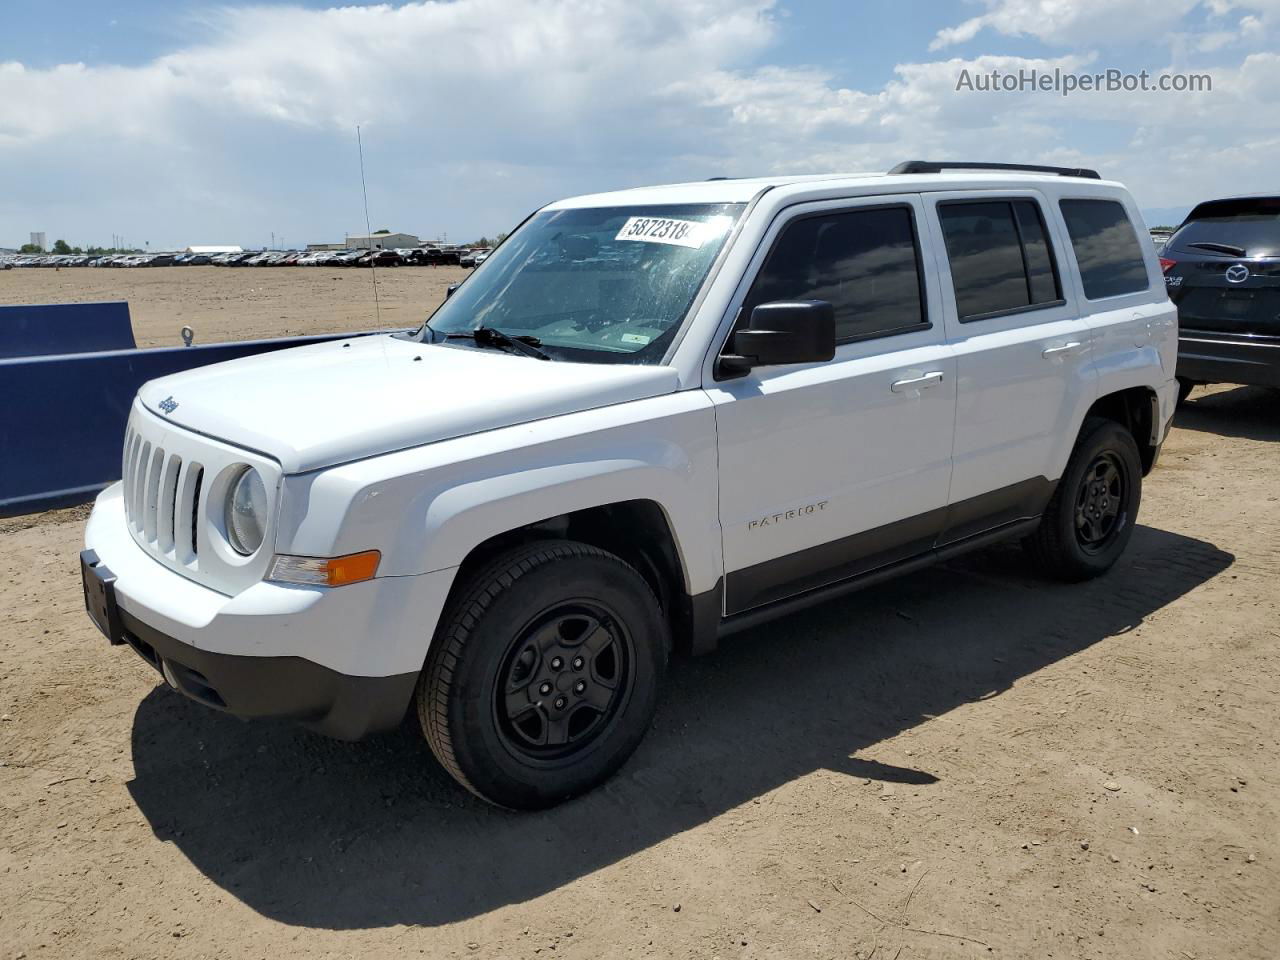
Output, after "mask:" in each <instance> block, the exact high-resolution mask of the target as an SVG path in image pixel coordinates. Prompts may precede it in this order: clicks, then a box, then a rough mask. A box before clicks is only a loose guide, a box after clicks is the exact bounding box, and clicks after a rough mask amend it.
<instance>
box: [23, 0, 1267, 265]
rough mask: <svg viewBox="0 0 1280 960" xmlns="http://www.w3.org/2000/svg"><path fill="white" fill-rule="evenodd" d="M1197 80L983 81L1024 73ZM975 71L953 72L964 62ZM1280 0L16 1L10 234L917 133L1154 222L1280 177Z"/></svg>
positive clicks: (461, 222) (215, 225)
mask: <svg viewBox="0 0 1280 960" xmlns="http://www.w3.org/2000/svg"><path fill="white" fill-rule="evenodd" d="M1055 68H1056V69H1060V70H1062V71H1066V72H1069V73H1076V74H1081V73H1090V74H1092V73H1096V72H1100V71H1104V70H1106V69H1109V68H1111V69H1116V70H1120V71H1124V72H1129V73H1137V72H1139V71H1142V70H1146V71H1148V72H1149V73H1150V74H1151V75H1152V76H1153V77H1156V76H1158V75H1160V74H1172V73H1201V74H1208V75H1209V77H1210V78H1211V83H1212V89H1211V90H1207V91H1200V92H1194V93H1193V92H1171V91H1154V90H1151V91H1146V92H1142V91H1131V92H1125V91H1096V92H1080V91H1077V92H1075V93H1074V94H1072V95H1070V96H1066V97H1064V96H1062V95H1061V94H1060V93H1058V92H1053V91H1041V90H1020V91H999V92H984V91H982V90H978V89H972V86H974V85H975V84H973V83H972V81H973V78H974V77H978V76H981V75H987V74H990V72H991V71H992V70H999V71H1002V72H1006V73H1016V72H1017V71H1019V70H1031V69H1035V70H1038V71H1041V72H1042V73H1046V72H1048V73H1051V72H1052V71H1053V70H1054V69H1055ZM966 76H967V77H968V78H970V81H971V83H970V88H965V89H957V85H958V84H961V83H962V78H963V77H966ZM1278 101H1280V0H1240V2H1237V0H1155V2H1152V0H1113V2H1110V3H1101V2H1097V0H1093V2H1087V0H969V2H957V3H937V2H929V3H925V2H916V0H863V2H856V0H845V2H838V0H644V2H637V0H432V2H396V3H378V4H374V3H348V4H346V5H343V6H338V5H335V4H333V3H327V2H323V0H304V2H299V0H292V2H287V3H286V2H279V3H276V2H261V0H259V2H256V3H239V2H236V0H227V2H224V3H208V2H193V0H163V2H162V0H116V2H114V3H103V2H101V0H60V2H59V3H57V4H31V3H24V4H18V3H5V4H3V6H0V183H3V184H4V185H5V189H4V190H2V191H0V247H5V246H10V247H12V246H17V245H19V244H21V243H24V242H26V240H27V239H28V234H29V233H30V232H31V231H43V232H44V233H46V235H47V237H48V240H49V242H50V243H52V242H53V240H54V239H55V238H63V239H65V240H67V242H69V243H71V244H72V245H79V246H87V245H90V244H97V245H105V244H109V243H110V241H111V238H112V236H113V235H118V236H123V237H124V238H125V239H126V240H127V241H128V242H129V243H130V244H131V245H134V246H138V247H142V246H144V245H147V246H149V247H150V249H152V250H160V249H180V248H182V247H185V246H187V245H189V244H202V243H206V244H212V243H235V244H240V245H242V246H245V247H262V246H266V245H268V244H270V243H271V242H272V240H273V237H274V241H275V243H276V245H277V246H284V245H287V246H290V247H299V246H302V245H304V244H306V243H309V242H321V241H339V240H341V239H342V238H343V236H344V235H345V234H348V233H359V232H363V231H364V229H365V215H364V208H363V205H362V199H361V187H360V167H359V158H358V154H357V142H356V127H357V125H358V126H359V127H360V128H361V136H362V139H363V145H364V163H365V174H366V180H367V184H368V205H369V216H370V225H371V226H372V228H373V229H379V228H385V229H390V230H393V231H403V232H408V233H414V234H417V235H419V236H421V237H423V238H424V239H425V238H438V237H442V236H444V237H447V238H448V239H451V240H459V241H468V240H472V239H475V238H477V237H479V236H480V235H482V234H483V235H488V236H492V235H493V234H495V233H497V232H498V231H503V230H507V229H510V228H511V227H512V226H513V225H514V224H516V223H518V222H519V221H520V220H521V219H523V218H524V217H525V216H526V215H527V214H528V213H529V212H531V211H532V210H534V209H536V208H537V207H539V206H540V205H542V204H544V203H547V202H549V201H551V200H555V199H558V198H561V197H565V196H572V195H574V194H580V193H589V192H597V191H600V190H606V189H613V188H620V187H627V186H636V185H643V184H650V183H664V182H673V181H683V180H698V179H704V178H706V177H711V176H754V175H769V174H783V173H814V172H851V171H866V170H885V169H888V168H889V167H891V166H892V165H894V164H896V163H898V162H899V161H902V160H907V159H929V160H935V159H953V160H956V159H958V160H984V161H1004V162H1021V163H1051V164H1062V165H1071V166H1088V167H1094V168H1096V169H1098V170H1099V171H1100V172H1101V173H1102V174H1103V176H1105V177H1107V178H1111V179H1117V180H1121V181H1122V182H1124V183H1126V184H1128V186H1129V187H1130V189H1131V190H1132V191H1133V193H1134V195H1135V197H1136V198H1137V200H1138V203H1139V205H1140V207H1142V209H1143V212H1144V215H1145V216H1146V217H1147V220H1148V223H1149V224H1151V225H1154V224H1156V223H1170V222H1177V220H1178V219H1179V218H1180V217H1181V216H1182V215H1183V214H1184V213H1185V212H1186V210H1187V209H1188V208H1189V207H1190V206H1191V205H1193V204H1194V203H1196V202H1197V201H1199V200H1203V199H1207V198H1211V197H1215V196H1224V195H1231V194H1238V193H1250V192H1261V191H1280V109H1278V108H1277V102H1278Z"/></svg>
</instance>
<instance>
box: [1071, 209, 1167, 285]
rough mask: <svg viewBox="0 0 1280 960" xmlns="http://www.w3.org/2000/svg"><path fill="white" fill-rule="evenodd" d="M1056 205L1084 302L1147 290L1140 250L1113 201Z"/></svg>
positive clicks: (1126, 221)
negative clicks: (1058, 208)
mask: <svg viewBox="0 0 1280 960" xmlns="http://www.w3.org/2000/svg"><path fill="white" fill-rule="evenodd" d="M1060 205H1061V207H1062V218H1063V219H1064V220H1065V221H1066V222H1067V233H1069V234H1070V235H1071V247H1072V249H1074V250H1075V252H1076V263H1078V264H1079V265H1080V280H1081V282H1082V283H1083V284H1084V295H1085V296H1086V297H1087V298H1088V299H1090V300H1100V299H1102V298H1103V297H1116V296H1119V295H1120V294H1122V293H1136V292H1137V291H1139V290H1146V289H1147V287H1148V286H1149V285H1150V282H1149V280H1148V277H1147V265H1146V263H1145V262H1144V261H1143V259H1142V247H1141V246H1140V245H1139V243H1138V234H1137V233H1136V232H1135V231H1134V229H1133V224H1132V223H1130V222H1129V216H1128V214H1126V213H1125V212H1124V207H1123V206H1122V205H1120V204H1119V203H1116V202H1115V201H1114V200H1063V201H1061V204H1060Z"/></svg>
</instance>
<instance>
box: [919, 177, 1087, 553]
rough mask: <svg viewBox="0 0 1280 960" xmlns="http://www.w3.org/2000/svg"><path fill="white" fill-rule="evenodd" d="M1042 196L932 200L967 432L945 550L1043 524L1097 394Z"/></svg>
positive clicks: (959, 430)
mask: <svg viewBox="0 0 1280 960" xmlns="http://www.w3.org/2000/svg"><path fill="white" fill-rule="evenodd" d="M1046 205H1047V201H1046V199H1045V198H1044V197H1043V196H1042V195H1041V194H1040V193H1038V192H1036V191H1030V190H1010V191H1001V192H998V193H997V192H987V191H982V192H976V191H964V192H955V193H940V194H933V195H930V196H929V199H928V203H927V207H928V209H929V212H930V222H931V226H932V229H933V230H934V232H935V235H936V237H937V242H936V243H935V247H936V248H937V250H938V264H939V272H940V273H941V274H942V275H943V278H944V288H946V289H947V295H946V296H945V297H944V314H945V318H946V329H947V338H948V340H949V341H950V343H951V345H952V348H953V350H954V351H955V356H956V379H957V393H956V426H955V445H954V448H953V451H952V459H953V464H952V480H951V491H950V496H949V499H948V514H947V522H946V526H945V528H944V530H943V531H942V533H941V535H940V536H939V544H940V545H941V544H946V543H951V542H955V541H957V540H962V539H964V538H965V537H968V536H972V535H974V534H977V533H981V532H983V531H985V530H989V529H994V528H996V527H999V526H1002V525H1003V524H1006V523H1009V522H1012V521H1016V520H1021V519H1026V518H1030V517H1035V516H1038V515H1039V514H1040V513H1041V512H1042V511H1043V509H1044V507H1045V505H1046V504H1047V502H1048V499H1049V497H1050V496H1051V495H1052V491H1053V482H1052V481H1055V480H1056V479H1057V478H1058V475H1059V473H1060V471H1061V467H1062V465H1061V463H1059V462H1057V461H1058V451H1059V448H1060V447H1061V444H1062V439H1063V437H1064V436H1069V435H1074V432H1075V427H1074V423H1078V422H1079V420H1078V418H1079V417H1080V416H1081V415H1082V410H1083V409H1084V408H1087V407H1088V405H1089V404H1090V403H1092V402H1093V399H1094V397H1095V395H1096V381H1095V377H1094V374H1093V371H1092V369H1091V364H1090V356H1091V342H1090V341H1091V338H1090V329H1089V326H1088V324H1087V323H1086V322H1085V321H1084V320H1082V319H1081V318H1080V314H1079V310H1078V307H1077V303H1076V293H1075V290H1074V288H1073V287H1072V286H1071V285H1070V284H1065V283H1064V282H1063V276H1062V269H1061V266H1060V265H1061V264H1062V263H1063V259H1062V252H1061V251H1062V245H1063V239H1062V237H1061V235H1060V233H1059V231H1058V230H1057V229H1056V226H1055V221H1054V218H1053V217H1052V216H1050V215H1049V213H1048V211H1047V209H1046Z"/></svg>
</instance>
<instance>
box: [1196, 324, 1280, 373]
mask: <svg viewBox="0 0 1280 960" xmlns="http://www.w3.org/2000/svg"><path fill="white" fill-rule="evenodd" d="M1178 376H1179V377H1181V378H1182V379H1184V380H1191V381H1193V382H1195V383H1242V384H1250V385H1256V386H1262V387H1280V337H1264V336H1257V337H1249V336H1244V335H1236V334H1218V333H1205V332H1202V331H1198V330H1183V331H1182V332H1181V333H1180V334H1179V336H1178Z"/></svg>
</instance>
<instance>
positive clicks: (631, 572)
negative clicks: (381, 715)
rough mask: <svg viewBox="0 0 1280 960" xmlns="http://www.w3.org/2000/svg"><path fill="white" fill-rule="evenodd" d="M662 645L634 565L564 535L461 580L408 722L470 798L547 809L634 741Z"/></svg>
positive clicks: (662, 661) (649, 706)
mask: <svg viewBox="0 0 1280 960" xmlns="http://www.w3.org/2000/svg"><path fill="white" fill-rule="evenodd" d="M668 647H669V635H668V629H667V624H666V621H665V619H664V618H663V616H662V612H661V610H660V609H659V607H658V601H657V600H656V599H655V597H654V595H653V591H652V590H651V589H650V588H649V585H648V583H646V582H645V580H644V578H643V577H642V576H641V575H640V574H639V573H637V572H636V570H635V569H634V568H632V567H631V566H629V565H628V564H626V563H625V562H623V561H622V560H621V559H619V558H618V557H616V556H614V555H613V554H611V553H608V552H606V551H604V550H600V549H597V548H596V547H592V546H588V545H586V544H583V543H577V542H574V541H570V540H543V541H538V542H535V543H532V544H527V545H525V546H522V547H517V548H515V549H512V550H509V551H507V552H505V553H503V554H501V555H500V556H498V557H497V558H495V559H494V560H492V561H491V562H490V563H488V564H486V566H485V567H484V568H483V569H481V570H479V571H477V573H476V574H475V575H474V576H472V577H471V578H470V579H469V580H468V581H467V582H466V583H465V584H463V585H462V588H461V590H460V591H459V592H458V594H457V596H456V599H455V601H454V602H453V603H451V605H450V608H449V610H448V611H447V612H446V615H445V618H444V619H443V620H442V621H441V624H440V628H439V629H438V631H437V633H436V637H435V640H434V642H433V644H432V649H431V653H430V654H429V656H428V658H427V665H426V668H425V669H424V670H423V673H422V678H421V680H420V681H419V683H418V691H417V705H418V716H419V719H420V720H421V722H422V728H423V731H424V733H425V734H426V737H427V742H428V743H429V744H430V745H431V749H432V752H434V753H435V755H436V757H437V758H438V759H439V760H440V762H441V764H443V765H444V767H445V769H446V770H448V771H449V773H450V774H452V775H453V777H454V778H455V779H456V780H458V782H459V783H461V784H462V785H463V786H465V787H466V788H467V789H469V790H471V791H472V792H473V793H475V794H476V795H478V796H480V797H482V798H483V799H485V800H488V801H490V802H491V803H495V804H497V805H499V806H504V807H511V808H517V809H536V808H539V807H546V806H550V805H552V804H555V803H558V802H560V801H561V800H565V799H567V798H569V797H572V796H574V795H575V794H579V793H582V792H584V791H586V790H589V789H591V788H592V787H594V786H595V785H596V784H598V783H600V782H601V781H603V780H604V779H606V778H607V777H608V776H609V775H610V774H612V773H613V772H614V771H615V770H617V768H618V767H620V766H621V765H622V764H623V762H624V761H625V760H626V759H627V757H629V756H630V755H631V753H632V751H633V750H635V748H636V747H637V746H638V745H639V743H640V740H641V739H642V738H643V737H644V734H645V732H646V730H647V729H648V726H649V723H650V721H651V720H652V718H653V713H654V710H655V708H656V705H657V700H658V687H659V683H660V680H661V678H662V674H663V672H664V670H665V668H666V659H667V649H668Z"/></svg>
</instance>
